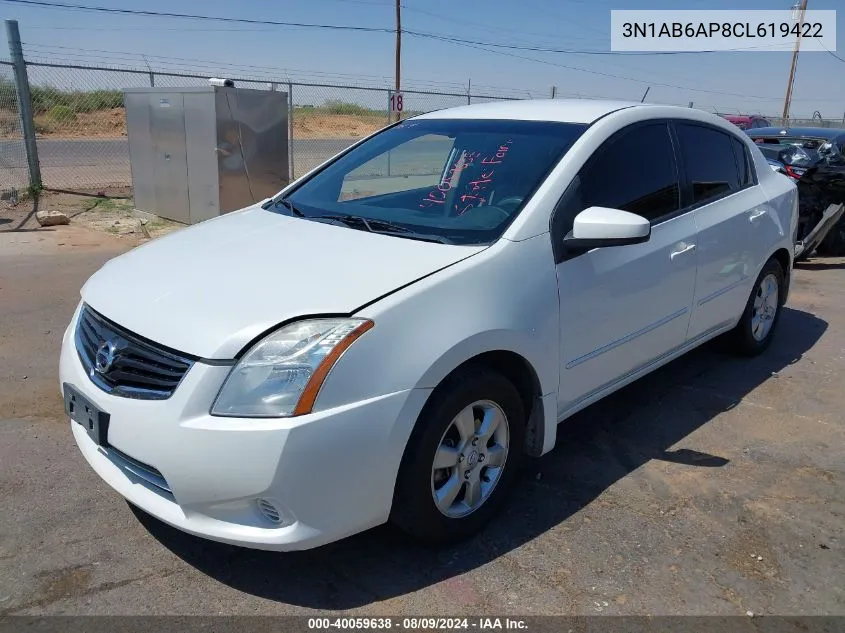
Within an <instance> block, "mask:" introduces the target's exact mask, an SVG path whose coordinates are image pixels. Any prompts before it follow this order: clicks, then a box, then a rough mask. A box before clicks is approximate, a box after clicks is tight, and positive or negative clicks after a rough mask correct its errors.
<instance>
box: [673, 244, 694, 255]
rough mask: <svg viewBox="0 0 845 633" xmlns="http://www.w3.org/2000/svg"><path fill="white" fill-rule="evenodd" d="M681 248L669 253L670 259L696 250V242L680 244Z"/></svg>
mask: <svg viewBox="0 0 845 633" xmlns="http://www.w3.org/2000/svg"><path fill="white" fill-rule="evenodd" d="M679 246H680V248H679V249H678V250H676V251H672V253H671V254H670V255H669V259H675V258H676V257H677V256H678V255H683V254H684V253H691V252H692V251H694V250H695V244H684V243H681V244H679Z"/></svg>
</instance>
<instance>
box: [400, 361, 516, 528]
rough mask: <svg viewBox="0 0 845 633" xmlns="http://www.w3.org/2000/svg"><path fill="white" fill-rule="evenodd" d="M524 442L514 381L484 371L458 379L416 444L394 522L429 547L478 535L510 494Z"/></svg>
mask: <svg viewBox="0 0 845 633" xmlns="http://www.w3.org/2000/svg"><path fill="white" fill-rule="evenodd" d="M524 437H525V412H524V409H523V404H522V400H521V398H520V396H519V393H518V392H517V390H516V388H515V387H514V386H513V384H511V382H510V381H508V380H507V379H506V378H505V377H504V376H502V375H501V374H499V373H497V372H495V371H492V370H490V369H488V368H486V367H483V366H474V367H467V368H464V369H462V370H460V371H459V372H457V373H455V374H453V375H452V376H451V377H450V378H448V379H447V380H446V381H445V382H444V383H443V384H442V385H440V386H439V387H438V388H437V389H436V390H435V392H434V394H432V397H431V400H430V401H429V403H428V404H427V405H426V407H425V409H424V410H423V413H422V414H421V415H420V418H419V420H418V421H417V425H416V427H415V428H414V431H413V433H412V434H411V438H410V439H409V441H408V446H407V447H406V449H405V455H404V457H403V459H402V465H401V468H400V472H399V478H398V480H397V483H396V494H395V495H394V501H393V510H392V513H391V521H392V522H393V523H394V524H396V525H397V526H398V527H400V528H401V529H402V530H403V531H405V532H406V533H408V534H410V535H411V536H413V537H415V538H417V539H420V540H422V541H425V542H429V543H447V542H454V541H459V540H463V539H465V538H467V537H469V536H472V535H473V534H475V533H476V532H478V531H479V530H481V529H482V528H483V527H484V526H485V525H486V524H487V522H488V521H489V520H490V519H491V518H492V517H493V516H494V515H495V513H496V511H497V510H498V509H499V507H500V506H501V504H502V502H503V501H504V499H505V497H506V496H507V492H508V489H509V488H510V486H511V483H512V481H513V478H514V476H515V475H516V472H517V470H518V463H519V461H520V458H521V457H522V447H523V441H524Z"/></svg>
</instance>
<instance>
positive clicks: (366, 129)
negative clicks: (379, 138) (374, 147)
mask: <svg viewBox="0 0 845 633" xmlns="http://www.w3.org/2000/svg"><path fill="white" fill-rule="evenodd" d="M385 125H387V115H386V114H383V115H372V114H324V113H322V112H319V111H314V112H308V111H307V110H296V111H295V112H294V116H293V136H294V138H298V139H314V138H360V137H362V136H366V135H367V134H372V133H373V132H375V131H376V130H378V129H381V128H383V127H384V126H385Z"/></svg>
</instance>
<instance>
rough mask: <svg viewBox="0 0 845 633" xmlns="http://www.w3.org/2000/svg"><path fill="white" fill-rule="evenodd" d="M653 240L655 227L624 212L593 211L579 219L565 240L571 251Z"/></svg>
mask: <svg viewBox="0 0 845 633" xmlns="http://www.w3.org/2000/svg"><path fill="white" fill-rule="evenodd" d="M649 237H651V223H650V222H649V221H648V220H646V219H645V218H644V217H642V216H640V215H637V214H635V213H629V212H628V211H622V210H621V209H608V208H607V207H590V208H588V209H584V210H583V211H581V213H579V214H578V215H576V216H575V221H574V222H573V223H572V230H571V231H570V232H569V233H568V234H567V235H566V237H564V238H563V243H564V244H565V245H566V247H567V248H571V249H576V250H589V249H592V248H601V247H605V246H625V245H627V244H641V243H642V242H647V241H648V239H649Z"/></svg>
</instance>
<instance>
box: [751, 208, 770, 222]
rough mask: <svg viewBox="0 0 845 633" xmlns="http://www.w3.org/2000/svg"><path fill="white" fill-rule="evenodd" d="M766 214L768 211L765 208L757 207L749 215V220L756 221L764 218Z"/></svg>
mask: <svg viewBox="0 0 845 633" xmlns="http://www.w3.org/2000/svg"><path fill="white" fill-rule="evenodd" d="M764 215H766V212H765V211H764V210H763V209H757V210H756V211H754V212H753V213H752V214H751V215H749V216H748V221H749V222H754V221H756V220H759V219H760V218H762V217H763V216H764Z"/></svg>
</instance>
